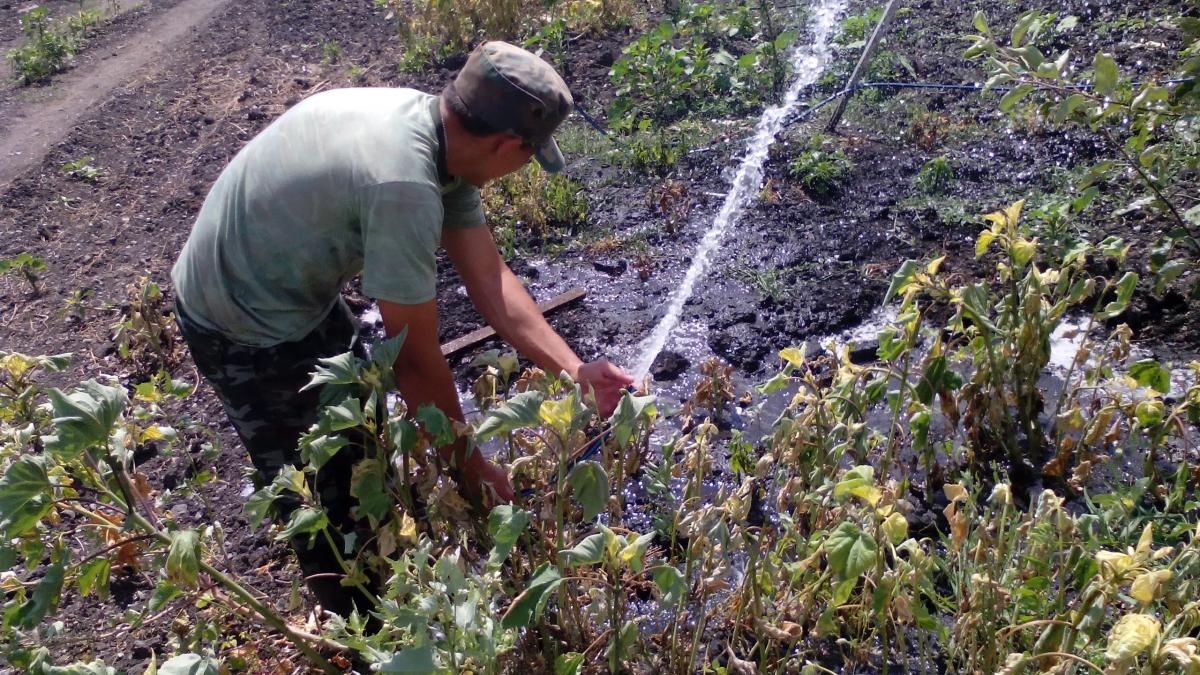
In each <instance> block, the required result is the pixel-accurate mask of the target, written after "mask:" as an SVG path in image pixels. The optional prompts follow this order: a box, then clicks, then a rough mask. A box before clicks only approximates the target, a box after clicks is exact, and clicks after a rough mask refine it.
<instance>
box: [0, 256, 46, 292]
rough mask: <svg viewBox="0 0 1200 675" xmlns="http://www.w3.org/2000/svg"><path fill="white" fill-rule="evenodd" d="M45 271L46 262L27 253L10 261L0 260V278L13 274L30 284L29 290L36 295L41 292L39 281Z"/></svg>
mask: <svg viewBox="0 0 1200 675" xmlns="http://www.w3.org/2000/svg"><path fill="white" fill-rule="evenodd" d="M45 271H46V261H45V260H44V259H43V258H38V257H35V256H32V255H30V254H29V253H27V252H22V253H19V254H17V256H16V257H14V258H11V259H9V260H0V276H4V275H7V274H12V275H16V276H19V277H21V278H22V279H24V280H25V283H27V284H29V290H31V291H32V292H33V293H34V295H37V294H38V293H40V292H41V291H40V290H39V289H38V280H39V275H40V274H41V273H42V272H45Z"/></svg>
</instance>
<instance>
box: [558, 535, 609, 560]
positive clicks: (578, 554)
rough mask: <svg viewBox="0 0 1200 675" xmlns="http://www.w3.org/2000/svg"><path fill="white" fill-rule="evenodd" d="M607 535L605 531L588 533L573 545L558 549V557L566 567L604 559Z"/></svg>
mask: <svg viewBox="0 0 1200 675" xmlns="http://www.w3.org/2000/svg"><path fill="white" fill-rule="evenodd" d="M609 536H610V535H609V534H607V533H606V532H597V533H595V534H592V535H589V536H587V537H585V538H584V539H583V541H581V542H579V543H578V544H576V545H575V546H574V547H572V548H569V549H567V550H565V551H559V552H558V558H559V560H560V561H561V562H562V564H563V565H565V566H567V567H577V566H579V565H595V564H596V563H598V562H600V561H601V560H604V551H605V549H606V548H607V544H608V537H609Z"/></svg>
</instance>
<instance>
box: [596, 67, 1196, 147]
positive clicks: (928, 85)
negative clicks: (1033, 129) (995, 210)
mask: <svg viewBox="0 0 1200 675" xmlns="http://www.w3.org/2000/svg"><path fill="white" fill-rule="evenodd" d="M1195 80H1196V78H1193V77H1184V78H1180V79H1175V80H1166V81H1164V82H1163V83H1162V84H1163V85H1166V86H1170V85H1175V84H1186V83H1188V82H1195ZM1142 84H1143V83H1142V82H1132V83H1130V86H1132V87H1139V86H1141V85H1142ZM1015 88H1016V87H991V88H990V89H986V90H985V89H984V85H982V84H949V83H944V82H863V83H861V84H858V85H856V86H855V87H853V88H850V89H843V90H841V91H839V92H837V93H835V94H832V95H831V96H829V97H828V98H825V99H823V100H821V101H819V102H817V103H814V104H813V105H811V106H809V107H808V108H805V109H804V110H801V111H798V112H796V113H794V114H792V115H791V116H789V117H788V118H787V119H786V120H784V123H783V127H784V128H785V129H786V128H787V127H790V126H792V125H793V124H797V123H799V122H803V121H804V120H806V119H808V118H809V117H812V116H813V114H815V113H816V112H817V111H818V110H820V109H822V108H824V107H825V106H827V105H829V104H830V103H833V102H834V101H836V100H838V99H839V98H841V97H843V96H847V95H851V94H856V93H858V92H859V91H862V90H863V89H925V90H933V91H963V92H967V91H970V92H978V93H985V92H996V93H1005V94H1006V93H1008V92H1010V91H1012V90H1013V89H1015ZM1060 88H1062V89H1073V90H1077V91H1091V90H1093V89H1095V88H1096V87H1095V85H1092V84H1068V85H1063V86H1062V87H1060ZM1048 89H1050V88H1049V87H1038V88H1037V89H1035V91H1046V90H1048ZM575 112H577V113H579V116H580V117H582V118H583V119H584V121H586V122H587V123H588V124H589V125H590V126H591V127H592V128H593V129H595V130H596V131H599V132H600V133H601V134H602V135H603V136H604V137H605V138H607V139H608V140H610V141H612V142H613V143H614V144H615V145H620V146H624V145H625V142H624V141H621V140H620V139H618V138H617V137H616V136H614V135H612V134H611V133H610V132H609V131H608V130H607V129H605V128H604V127H603V126H602V125H601V124H600V123H599V122H597V121H596V118H595V117H592V116H591V115H590V114H589V113H588V112H587V111H586V110H584V109H583V108H582V107H581V106H580V105H579V103H576V104H575ZM747 140H749V138H740V139H734V140H728V141H721V142H720V143H714V144H713V145H710V146H707V147H703V148H696V149H695V150H692V151H690V152H689V153H688V154H692V155H694V154H698V153H702V152H711V151H712V150H715V149H717V148H720V147H724V146H726V145H729V144H731V143H743V142H745V141H747Z"/></svg>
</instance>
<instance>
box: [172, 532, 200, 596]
mask: <svg viewBox="0 0 1200 675" xmlns="http://www.w3.org/2000/svg"><path fill="white" fill-rule="evenodd" d="M199 574H200V533H199V532H197V531H196V530H181V531H179V532H174V533H172V534H171V550H170V552H169V553H168V554H167V578H168V579H170V580H171V581H174V582H175V583H177V584H179V585H181V586H195V585H196V579H197V577H198V576H199Z"/></svg>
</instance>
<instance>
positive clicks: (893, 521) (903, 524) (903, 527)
mask: <svg viewBox="0 0 1200 675" xmlns="http://www.w3.org/2000/svg"><path fill="white" fill-rule="evenodd" d="M880 527H882V528H883V533H884V534H886V535H887V538H888V541H890V542H892V545H893V546H895V545H896V544H899V543H900V542H902V541H904V540H905V539H906V538H908V520H906V519H905V518H904V516H902V515H900V514H899V513H895V512H893V513H892V514H891V515H890V516H888V517H887V518H884V519H883V523H882V524H881V525H880Z"/></svg>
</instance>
